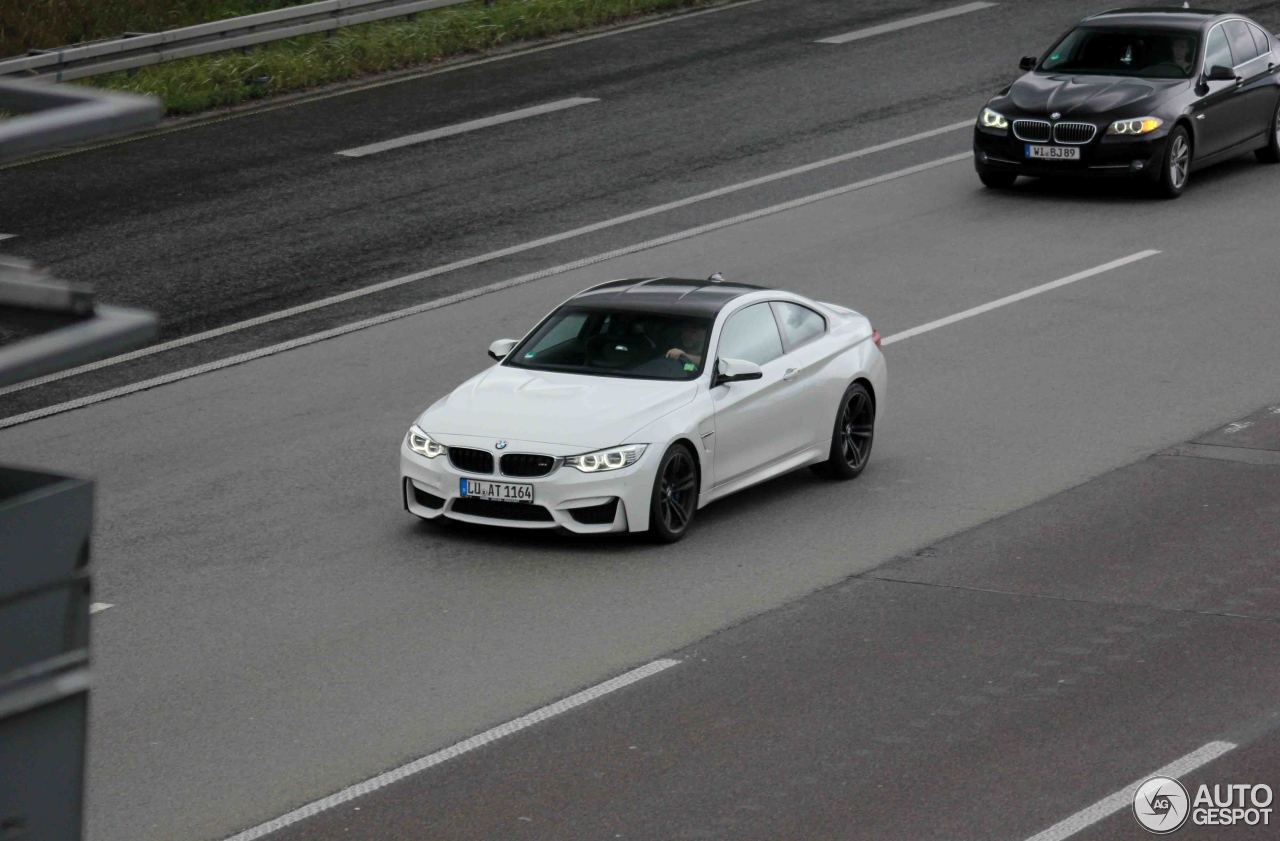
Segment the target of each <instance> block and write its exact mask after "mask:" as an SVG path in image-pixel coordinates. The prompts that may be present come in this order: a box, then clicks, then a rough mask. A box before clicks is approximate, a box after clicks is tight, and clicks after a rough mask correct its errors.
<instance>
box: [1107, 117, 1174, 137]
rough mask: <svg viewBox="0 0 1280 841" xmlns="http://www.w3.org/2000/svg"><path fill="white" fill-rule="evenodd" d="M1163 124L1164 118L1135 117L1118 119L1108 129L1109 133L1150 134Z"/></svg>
mask: <svg viewBox="0 0 1280 841" xmlns="http://www.w3.org/2000/svg"><path fill="white" fill-rule="evenodd" d="M1162 125H1164V120H1162V119H1160V118H1159V117H1134V118H1133V119H1132V120H1116V121H1115V122H1114V123H1112V124H1111V128H1109V129H1107V134H1129V135H1133V134H1150V133H1151V132H1153V131H1155V130H1156V129H1158V128H1160V126H1162Z"/></svg>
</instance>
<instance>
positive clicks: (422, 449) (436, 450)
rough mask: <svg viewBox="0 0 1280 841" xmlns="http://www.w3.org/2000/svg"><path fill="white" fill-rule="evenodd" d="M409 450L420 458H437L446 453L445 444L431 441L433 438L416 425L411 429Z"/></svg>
mask: <svg viewBox="0 0 1280 841" xmlns="http://www.w3.org/2000/svg"><path fill="white" fill-rule="evenodd" d="M409 449H411V450H413V451H414V452H415V453H417V454H418V455H420V456H426V457H427V458H435V457H436V456H438V455H441V454H443V453H444V450H445V447H444V444H441V443H438V442H436V441H433V440H431V436H430V435H428V434H427V433H425V432H423V431H422V430H421V429H419V428H418V425H417V424H416V423H415V424H414V425H413V426H411V427H409Z"/></svg>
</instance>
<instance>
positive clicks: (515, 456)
mask: <svg viewBox="0 0 1280 841" xmlns="http://www.w3.org/2000/svg"><path fill="white" fill-rule="evenodd" d="M500 463H501V464H502V475H504V476H546V475H547V474H548V473H550V472H551V468H553V467H555V466H556V460H555V459H554V458H552V457H551V456H540V455H537V454H535V453H507V454H506V455H504V456H503V457H502V458H501V459H500Z"/></svg>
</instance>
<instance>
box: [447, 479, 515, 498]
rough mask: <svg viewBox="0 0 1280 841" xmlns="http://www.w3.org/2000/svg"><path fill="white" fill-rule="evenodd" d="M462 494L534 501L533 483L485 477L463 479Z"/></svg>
mask: <svg viewBox="0 0 1280 841" xmlns="http://www.w3.org/2000/svg"><path fill="white" fill-rule="evenodd" d="M461 482H462V486H461V488H460V489H459V494H460V495H461V496H470V497H475V498H476V499H496V500H500V501H502V502H533V485H518V484H516V483H514V482H486V481H484V480H483V479H462V480H461Z"/></svg>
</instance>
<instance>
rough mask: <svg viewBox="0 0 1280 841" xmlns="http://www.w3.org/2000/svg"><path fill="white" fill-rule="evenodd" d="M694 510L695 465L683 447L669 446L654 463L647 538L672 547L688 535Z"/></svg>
mask: <svg viewBox="0 0 1280 841" xmlns="http://www.w3.org/2000/svg"><path fill="white" fill-rule="evenodd" d="M697 510H698V465H697V464H696V463H695V462H694V457H693V453H691V452H689V448H688V447H686V446H685V445H684V444H672V445H671V446H670V447H668V448H667V451H666V452H665V453H663V455H662V461H660V462H659V463H658V475H657V476H655V477H654V479H653V495H652V496H651V497H650V499H649V536H650V537H651V538H653V539H654V540H656V541H658V542H659V543H674V542H676V541H677V540H679V539H680V538H682V537H684V536H685V533H686V532H687V531H689V524H690V523H692V522H693V515H694V514H695V513H696V512H697Z"/></svg>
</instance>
